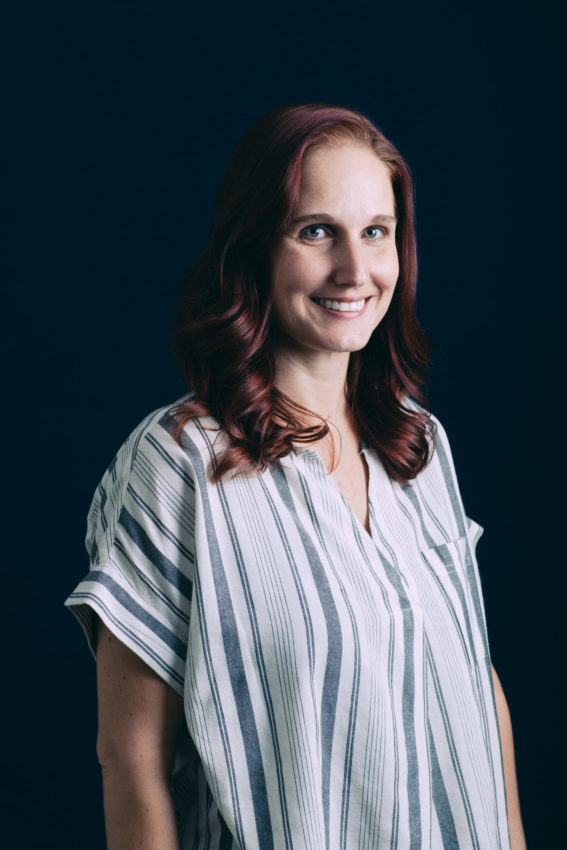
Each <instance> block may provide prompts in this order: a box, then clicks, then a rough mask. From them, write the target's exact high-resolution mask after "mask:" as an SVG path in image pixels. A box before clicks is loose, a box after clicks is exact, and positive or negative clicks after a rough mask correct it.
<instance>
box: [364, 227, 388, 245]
mask: <svg viewBox="0 0 567 850" xmlns="http://www.w3.org/2000/svg"><path fill="white" fill-rule="evenodd" d="M363 233H364V235H365V236H366V237H367V238H368V239H372V240H373V241H376V242H377V241H378V240H380V239H383V238H384V236H387V235H388V229H387V228H386V227H378V225H377V224H373V225H372V227H367V228H366V230H364V231H363Z"/></svg>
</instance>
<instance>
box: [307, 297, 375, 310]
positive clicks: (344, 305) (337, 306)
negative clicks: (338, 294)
mask: <svg viewBox="0 0 567 850" xmlns="http://www.w3.org/2000/svg"><path fill="white" fill-rule="evenodd" d="M313 300H314V301H316V302H317V304H321V306H323V307H326V308H327V310H338V311H339V313H357V312H358V311H359V310H362V308H363V307H364V301H365V299H364V298H363V299H362V301H331V300H329V299H328V298H314V299H313Z"/></svg>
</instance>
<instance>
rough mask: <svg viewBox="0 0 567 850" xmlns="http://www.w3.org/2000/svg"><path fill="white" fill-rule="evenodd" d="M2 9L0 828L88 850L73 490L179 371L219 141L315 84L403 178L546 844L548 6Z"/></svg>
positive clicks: (89, 793)
mask: <svg viewBox="0 0 567 850" xmlns="http://www.w3.org/2000/svg"><path fill="white" fill-rule="evenodd" d="M7 24H8V25H7V26H6V27H5V28H4V39H5V42H6V43H5V45H4V47H3V51H2V54H3V56H4V59H7V60H8V66H7V68H6V70H5V73H4V75H3V79H4V82H5V89H6V91H5V95H4V97H3V105H2V112H3V115H2V117H3V125H4V129H3V131H2V133H3V146H4V152H3V155H2V168H3V171H4V177H3V180H2V185H3V187H4V188H3V195H4V204H3V206H4V214H5V226H4V233H5V235H7V239H6V247H5V248H4V249H3V261H4V262H7V269H6V272H5V274H4V275H3V277H4V280H5V284H4V286H3V293H4V297H5V298H6V301H7V309H5V320H6V327H5V329H4V332H3V341H4V343H5V345H6V353H5V355H4V359H5V362H7V363H8V364H9V365H10V366H11V367H13V368H11V369H10V372H11V373H12V374H13V375H15V379H14V380H12V379H11V378H10V377H8V378H7V381H8V383H7V385H5V386H7V391H5V398H6V402H7V408H6V410H5V414H4V417H3V419H4V424H5V426H6V432H5V437H4V439H3V446H4V452H3V456H4V458H5V461H6V464H7V474H8V482H9V487H8V488H6V489H5V493H6V492H7V493H8V494H9V507H10V508H11V511H10V516H9V518H8V523H7V527H6V529H5V531H4V534H3V542H4V543H5V544H6V545H5V547H4V549H5V557H4V559H3V567H2V569H3V575H4V581H3V591H4V592H3V594H2V620H3V623H4V624H5V626H6V637H5V638H4V641H3V643H4V647H5V650H6V651H5V653H4V660H3V662H2V664H3V679H4V688H3V698H2V701H3V715H4V723H3V731H4V736H3V737H4V739H5V740H4V746H3V749H4V754H3V761H4V765H5V769H4V771H3V773H4V777H5V787H4V788H3V789H2V794H1V800H2V805H3V806H4V807H5V808H6V813H5V815H4V816H3V818H2V824H3V843H4V842H5V840H6V836H7V837H8V840H7V842H6V843H4V846H6V847H14V848H32V847H33V848H36V847H37V848H39V847H41V848H58V850H75V848H84V850H90V849H91V848H93V850H94V848H102V847H103V846H104V839H103V824H102V807H101V793H100V782H99V769H98V765H97V762H96V757H95V736H96V712H95V664H94V662H93V660H92V659H91V658H90V656H89V652H88V649H87V645H86V642H85V640H84V638H83V637H82V635H81V633H80V629H79V626H78V625H77V624H76V622H75V621H74V618H73V617H72V615H70V614H69V613H68V612H66V611H65V610H64V609H63V601H64V599H65V597H66V596H67V594H68V593H69V592H70V591H71V590H72V589H73V587H74V585H75V584H76V583H77V582H78V580H79V579H80V578H81V577H82V576H83V574H84V573H85V572H86V571H87V568H88V565H87V559H86V554H85V551H84V547H83V537H84V531H85V522H86V513H87V510H88V506H89V503H90V499H91V496H92V493H93V491H94V489H95V487H96V485H97V483H98V480H99V478H100V477H101V475H102V473H103V471H104V469H105V467H106V465H107V464H108V463H109V461H110V460H111V458H112V456H113V455H114V453H115V451H116V450H117V448H118V447H119V445H120V444H121V442H122V441H123V440H124V439H125V437H126V436H127V435H128V433H129V432H130V431H131V430H132V428H133V427H134V426H135V425H136V424H137V423H138V422H139V420H140V419H141V418H142V417H143V416H145V415H146V414H147V413H148V412H149V411H151V410H152V409H154V408H156V407H158V406H160V405H162V404H166V403H168V402H170V401H172V400H174V399H176V398H177V397H178V396H179V395H181V394H182V393H183V391H184V386H183V384H182V381H181V378H180V377H179V376H178V374H177V371H176V367H175V365H174V362H173V358H172V356H171V354H170V351H169V328H170V321H171V314H172V310H173V306H174V303H175V300H176V296H177V293H178V290H179V286H180V283H181V279H182V277H183V274H184V272H185V270H186V268H187V267H188V266H189V264H190V263H191V262H192V260H193V259H194V258H195V257H196V256H197V254H198V253H199V252H200V250H201V248H202V247H203V245H204V243H205V240H206V238H207V233H208V226H209V221H210V217H211V213H212V209H213V203H214V196H215V191H216V187H217V184H218V181H219V178H220V175H221V173H222V170H223V168H224V166H225V164H226V162H227V160H228V158H229V156H230V154H231V152H232V150H233V149H234V147H235V145H236V143H237V141H238V140H239V138H240V136H241V135H242V134H243V132H244V131H245V129H246V128H247V127H248V126H249V125H250V124H251V123H252V121H253V120H255V119H256V118H257V117H259V116H260V115H261V114H263V113H264V112H266V111H268V110H269V109H271V108H273V107H275V106H279V105H282V104H285V103H292V102H299V101H308V100H323V101H327V102H334V103H340V104H344V105H347V106H352V107H354V108H357V109H360V110H362V111H363V112H365V113H366V114H368V115H369V116H370V117H371V118H372V119H373V120H374V121H375V122H376V123H377V124H378V126H380V127H381V128H382V130H383V131H384V132H385V133H386V135H387V136H388V137H390V138H391V139H392V140H393V141H394V142H395V144H396V145H397V146H398V147H399V148H400V150H401V151H402V153H403V154H404V155H405V157H406V158H407V160H408V161H409V163H410V166H411V168H412V171H413V173H414V176H415V181H416V190H417V217H418V240H419V255H420V289H419V301H418V313H419V316H420V319H421V321H422V324H423V325H424V326H425V328H426V329H427V331H428V332H429V334H430V336H431V337H432V339H433V341H434V343H435V362H434V366H433V367H432V369H431V373H430V380H429V383H428V391H429V397H430V401H431V406H432V409H433V411H434V412H435V413H436V414H437V415H438V416H439V418H440V419H441V421H442V422H443V423H444V425H445V427H446V429H447V431H448V434H449V438H450V440H451V444H452V447H453V453H454V457H455V462H456V467H457V472H458V475H459V479H460V482H461V491H462V495H463V498H464V502H465V507H466V509H467V513H468V514H469V516H471V517H473V518H474V519H476V520H477V521H478V522H479V523H480V524H481V525H483V526H484V527H485V529H486V530H485V534H484V536H483V539H482V541H481V542H480V544H479V547H478V556H479V562H480V569H481V575H482V579H483V586H484V595H485V604H486V610H487V616H488V623H489V635H490V642H491V649H492V656H493V662H494V665H495V667H496V669H497V670H498V671H499V674H500V678H501V680H502V683H503V686H504V689H505V691H506V694H507V697H508V701H509V703H510V707H511V711H512V717H513V721H514V730H515V737H516V755H517V766H518V776H519V783H520V793H521V801H522V808H523V816H524V822H525V827H526V833H527V837H528V845H529V846H530V847H531V848H537V847H542V848H543V847H546V848H547V847H555V846H559V845H560V843H561V841H560V839H559V836H560V835H561V833H560V831H559V820H560V815H563V811H562V805H561V804H562V796H563V795H562V793H561V790H562V789H561V788H560V785H559V784H558V783H557V781H556V776H555V772H554V766H555V764H556V763H557V762H558V759H559V757H558V755H557V747H558V738H559V736H562V735H563V718H562V715H561V712H560V705H559V684H560V682H561V675H560V671H559V664H560V662H561V661H562V655H561V653H560V651H559V638H560V629H559V625H558V624H559V623H560V622H561V620H562V619H564V598H565V597H564V596H563V595H562V594H561V592H560V589H559V579H560V576H561V575H562V572H563V565H562V563H561V556H562V554H563V547H560V545H559V543H560V536H561V533H562V530H563V528H564V519H563V517H564V514H563V512H562V511H560V504H559V494H560V491H562V484H563V479H562V476H561V472H560V460H561V459H562V457H563V455H564V453H565V450H564V444H565V439H564V436H563V425H564V421H565V420H564V416H563V415H562V413H561V409H562V404H561V403H562V396H563V395H564V371H563V370H562V368H561V363H560V341H562V339H563V338H564V332H563V316H564V315H565V314H564V307H565V299H564V292H565V275H564V266H563V265H562V263H561V261H560V243H561V239H562V237H563V234H564V226H565V221H564V218H563V217H562V215H561V213H562V207H563V203H564V202H563V200H562V198H561V186H560V185H559V176H558V173H559V170H560V163H561V159H562V157H561V155H560V154H561V143H562V133H561V130H562V127H560V112H559V102H560V92H561V91H562V90H563V88H562V85H563V82H564V77H562V75H563V67H562V65H561V56H560V51H561V50H562V48H563V37H562V28H561V27H560V26H559V19H558V16H557V14H556V13H555V11H554V6H552V5H551V4H549V3H546V2H538V3H525V2H519V3H518V2H516V3H513V4H512V3H510V4H507V3H504V2H498V0H497V2H496V3H489V2H479V3H478V2H477V3H475V4H474V5H472V4H471V5H466V4H465V5H463V4H452V3H448V2H447V3H437V4H436V3H419V4H418V3H416V4H415V5H407V4H405V5H403V6H402V5H400V4H396V3H387V4H385V5H384V4H380V3H374V4H372V3H358V4H354V5H352V6H350V7H348V6H347V4H346V3H345V2H341V3H337V2H327V3H325V2H319V3H312V4H308V3H298V2H295V1H294V2H286V3H285V4H284V3H282V4H270V3H267V2H263V3H258V2H249V3H244V4H242V5H236V4H235V5H233V4H228V3H220V4H219V3H211V4H206V5H205V7H204V8H203V6H202V5H199V6H197V5H196V4H193V3H188V2H167V0H164V1H163V2H153V3H147V2H114V3H112V4H106V3H104V2H101V3H97V4H92V5H90V4H89V3H85V2H75V3H73V4H71V3H55V4H48V3H39V2H35V3H22V4H20V5H19V6H18V10H17V11H16V12H13V13H12V15H11V19H10V20H9V21H8V22H7ZM562 311H563V315H561V314H562ZM560 321H561V326H560ZM561 353H562V352H561ZM3 514H4V517H6V510H4V511H3ZM6 550H7V551H6Z"/></svg>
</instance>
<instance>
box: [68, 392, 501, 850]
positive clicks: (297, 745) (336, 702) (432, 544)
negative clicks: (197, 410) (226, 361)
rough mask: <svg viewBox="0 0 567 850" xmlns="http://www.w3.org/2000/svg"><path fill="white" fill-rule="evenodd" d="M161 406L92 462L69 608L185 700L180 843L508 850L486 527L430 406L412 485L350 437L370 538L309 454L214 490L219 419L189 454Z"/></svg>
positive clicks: (248, 848) (176, 782)
mask: <svg viewBox="0 0 567 850" xmlns="http://www.w3.org/2000/svg"><path fill="white" fill-rule="evenodd" d="M406 403H407V406H409V407H414V408H415V407H416V405H415V402H413V401H410V400H408V401H407V402H406ZM170 413H171V409H170V408H162V409H161V410H158V411H156V412H155V413H153V414H151V415H150V416H149V417H147V418H146V419H145V420H144V421H143V422H142V423H141V424H140V425H139V426H138V428H137V429H136V430H135V431H134V432H133V433H132V434H131V436H130V437H129V439H128V440H127V441H126V442H125V444H124V445H123V446H122V448H121V449H120V450H119V452H118V454H117V455H116V457H115V458H114V460H113V462H112V463H111V465H110V467H109V468H108V470H107V472H106V473H105V475H104V477H103V479H102V481H101V483H100V485H99V487H98V489H97V491H96V494H95V497H94V499H93V502H92V506H91V509H90V513H89V519H88V532H87V548H88V550H89V554H90V559H91V570H90V572H89V573H88V575H87V576H86V578H85V579H84V580H83V581H82V582H81V583H80V584H79V585H78V586H77V588H76V589H75V591H74V592H73V593H72V594H71V595H70V596H69V598H68V600H67V602H66V604H67V605H68V606H69V607H70V608H71V610H72V611H73V612H74V613H75V614H76V615H77V617H78V619H79V621H80V622H81V624H82V626H83V627H84V629H85V631H86V633H87V636H88V638H89V641H91V646H92V625H93V612H96V614H98V615H99V617H101V619H102V620H103V621H104V622H105V623H106V625H107V626H108V627H109V628H110V629H111V630H112V631H113V632H114V633H115V634H116V636H117V637H118V638H119V639H120V640H121V641H122V642H123V643H124V644H126V645H127V646H128V647H129V648H130V649H131V650H133V651H134V652H135V653H137V655H138V656H140V658H142V659H143V660H144V661H145V662H146V663H147V664H148V665H149V666H150V667H151V668H153V670H154V671H155V672H156V673H157V674H159V676H161V677H162V678H163V680H164V681H165V682H167V683H168V684H169V685H170V686H171V687H172V688H174V689H175V690H176V691H177V692H178V693H179V694H180V695H182V696H183V699H184V706H185V717H186V728H185V729H184V732H183V734H182V736H181V737H180V740H179V743H178V748H177V754H176V761H175V769H174V775H173V797H174V803H175V809H176V813H177V820H178V829H179V837H180V846H181V848H182V850H201V848H210V850H214V849H215V848H242V850H252V848H258V850H271V848H276V849H277V850H283V849H284V848H286V850H304V848H305V850H376V848H380V850H382V848H389V850H394V849H395V850H441V848H459V849H460V850H467V848H475V850H508V848H509V846H510V845H509V837H508V827H507V818H506V797H505V788H504V778H503V768H502V756H501V749H500V738H499V733H498V723H497V716H496V710H495V701H494V692H493V685H492V676H491V666H490V657H489V649H488V642H487V633H486V624H485V616H484V608H483V601H482V595H481V587H480V580H479V573H478V567H477V562H476V558H475V546H476V543H477V541H478V539H479V537H480V535H481V534H482V528H481V527H480V526H479V525H477V523H475V522H474V521H473V520H471V519H469V518H467V517H466V515H465V512H464V509H463V504H462V500H461V496H460V493H459V488H458V484H457V479H456V476H455V470H454V466H453V461H452V457H451V452H450V448H449V444H448V442H447V437H446V434H445V431H444V430H443V428H442V426H441V425H440V424H439V421H438V420H437V419H436V418H435V417H432V420H433V422H434V423H435V424H436V426H437V434H436V437H435V451H434V454H433V457H432V460H431V462H430V463H429V465H428V466H427V467H426V468H425V469H424V470H423V471H422V472H421V473H420V475H419V476H418V477H417V478H416V479H415V480H414V481H413V482H411V483H410V484H409V485H401V484H397V483H395V482H393V481H392V480H391V479H390V478H389V477H388V475H387V474H386V471H385V469H384V467H383V465H382V464H381V462H380V460H379V458H378V457H377V455H376V454H375V453H374V452H373V451H371V450H369V449H367V448H365V449H363V451H364V455H365V457H366V461H367V465H368V470H369V518H370V534H369V533H368V532H367V531H366V530H365V529H364V528H363V526H362V525H361V524H360V522H359V521H358V519H357V518H356V517H355V515H354V514H353V512H352V511H351V509H350V507H349V505H348V503H347V502H346V501H345V499H344V497H343V496H342V494H341V492H340V490H339V489H338V488H337V486H336V484H335V482H334V480H333V478H332V477H331V476H330V475H329V474H328V473H327V471H326V469H325V467H324V465H323V462H322V460H321V458H320V456H319V454H318V453H317V452H316V451H314V450H312V449H309V448H304V449H298V450H297V451H295V452H294V453H292V454H291V455H289V456H288V457H286V458H284V459H283V460H282V461H281V465H280V466H279V467H278V468H276V469H274V470H272V471H266V472H264V473H263V474H261V475H256V476H248V477H247V476H243V475H239V476H236V477H234V478H232V479H226V480H224V481H223V482H221V483H220V484H218V485H212V484H211V483H210V481H209V479H208V475H207V472H208V468H209V463H210V460H211V458H212V457H213V456H214V454H215V452H216V451H218V449H219V446H221V445H222V444H223V439H224V438H223V436H222V434H220V433H219V432H216V431H214V430H211V428H210V427H207V426H211V425H214V422H213V420H206V419H200V420H197V421H193V422H191V423H189V425H187V426H186V428H185V431H184V440H183V446H182V447H181V446H179V445H178V443H177V442H175V440H174V439H173V437H172V436H171V433H170V423H171V419H170Z"/></svg>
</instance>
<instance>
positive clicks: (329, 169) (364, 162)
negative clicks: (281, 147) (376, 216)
mask: <svg viewBox="0 0 567 850" xmlns="http://www.w3.org/2000/svg"><path fill="white" fill-rule="evenodd" d="M349 200H351V201H357V202H360V203H361V204H363V205H366V204H367V203H368V204H370V205H372V204H376V203H379V204H381V205H384V204H385V205H387V206H391V205H393V202H394V198H393V190H392V180H391V174H390V171H389V169H388V167H387V166H386V165H385V164H384V162H383V161H382V160H381V159H380V158H379V157H378V155H377V154H376V153H375V152H374V151H373V150H372V149H371V148H368V147H366V146H364V145H362V144H357V143H356V142H350V141H345V142H325V143H322V144H318V145H316V146H314V147H313V148H311V149H310V150H309V151H308V152H307V153H306V155H305V157H304V159H303V162H302V164H301V180H300V184H299V197H298V206H299V207H302V206H304V205H305V204H310V203H312V202H315V201H318V202H321V203H330V204H333V203H337V204H341V205H342V204H344V203H347V202H348V201H349ZM380 211H382V212H386V210H378V209H377V210H376V212H380Z"/></svg>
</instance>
